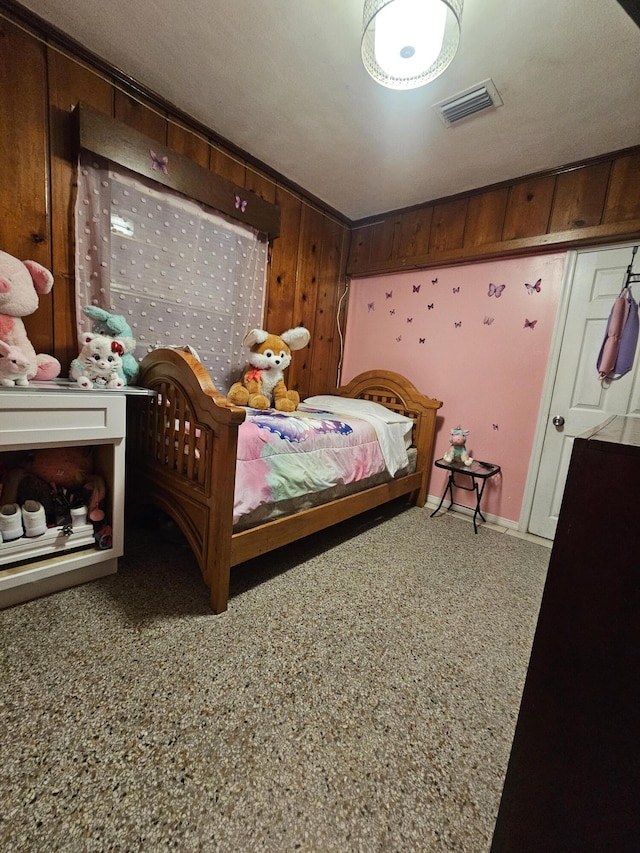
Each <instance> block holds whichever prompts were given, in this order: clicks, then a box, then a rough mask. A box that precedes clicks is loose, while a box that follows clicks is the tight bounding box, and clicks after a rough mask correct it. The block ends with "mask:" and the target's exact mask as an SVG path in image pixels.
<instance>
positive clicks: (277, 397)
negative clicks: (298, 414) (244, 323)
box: [227, 326, 311, 412]
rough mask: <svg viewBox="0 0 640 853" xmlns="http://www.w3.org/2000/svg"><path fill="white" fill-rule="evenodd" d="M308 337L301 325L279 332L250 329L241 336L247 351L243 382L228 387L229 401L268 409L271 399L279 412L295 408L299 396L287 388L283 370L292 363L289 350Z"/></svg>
mask: <svg viewBox="0 0 640 853" xmlns="http://www.w3.org/2000/svg"><path fill="white" fill-rule="evenodd" d="M310 337H311V336H310V334H309V332H308V331H307V329H305V328H304V327H303V326H298V327H297V328H295V329H289V331H288V332H283V333H282V334H281V335H271V334H269V332H265V331H264V330H263V329H252V330H251V331H250V332H249V334H248V335H247V336H246V337H245V339H244V346H246V347H249V350H250V351H249V367H247V368H246V370H245V372H244V374H243V376H242V381H241V382H236V383H235V384H234V385H232V386H231V388H230V389H229V393H228V394H227V399H228V400H229V402H231V403H233V404H234V405H236V406H250V407H251V408H252V409H268V408H269V406H270V405H271V403H272V401H273V406H274V408H276V409H278V411H280V412H293V411H295V410H296V409H297V408H298V403H299V402H300V396H299V395H298V392H297V391H288V390H287V386H286V385H285V384H284V371H285V370H286V369H287V367H289V365H290V364H291V350H297V349H302V348H303V347H306V345H307V344H308V343H309V339H310Z"/></svg>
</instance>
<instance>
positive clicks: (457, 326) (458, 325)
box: [456, 320, 462, 329]
mask: <svg viewBox="0 0 640 853" xmlns="http://www.w3.org/2000/svg"><path fill="white" fill-rule="evenodd" d="M461 325H462V320H460V322H459V323H456V329H459V328H460V326H461Z"/></svg>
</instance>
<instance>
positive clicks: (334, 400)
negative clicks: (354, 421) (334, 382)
mask: <svg viewBox="0 0 640 853" xmlns="http://www.w3.org/2000/svg"><path fill="white" fill-rule="evenodd" d="M298 408H299V409H302V410H303V411H304V410H309V409H320V410H322V411H325V412H330V413H331V414H334V415H352V416H353V417H356V418H362V420H364V421H367V423H369V424H371V426H372V427H373V428H374V429H375V431H376V436H377V438H378V443H379V445H380V449H381V450H382V455H383V457H384V461H385V465H386V466H387V470H388V471H389V474H390V475H391V476H392V477H394V476H395V475H396V473H397V472H398V471H400V470H401V469H402V468H405V467H406V466H407V465H408V464H409V458H408V456H407V448H408V447H410V446H411V429H412V427H413V421H412V420H411V418H407V417H405V416H404V415H399V414H397V413H396V412H392V411H391V410H390V409H387V408H385V407H384V406H382V405H380V403H375V402H373V401H372V400H353V399H351V398H350V397H338V396H333V395H331V394H320V395H318V396H315V397H307V398H306V400H304V402H302V403H301V404H300V405H299V406H298Z"/></svg>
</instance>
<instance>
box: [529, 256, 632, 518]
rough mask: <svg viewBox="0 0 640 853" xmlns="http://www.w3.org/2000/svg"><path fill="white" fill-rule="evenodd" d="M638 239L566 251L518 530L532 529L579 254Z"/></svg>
mask: <svg viewBox="0 0 640 853" xmlns="http://www.w3.org/2000/svg"><path fill="white" fill-rule="evenodd" d="M637 242H638V241H629V240H623V241H622V242H616V243H605V244H602V245H598V246H584V247H582V248H580V249H571V250H569V251H568V252H567V257H566V261H565V268H564V274H563V277H562V289H561V292H560V301H559V303H558V310H557V312H556V319H555V323H554V327H553V333H552V338H551V348H550V350H549V358H548V359H547V369H546V371H545V377H544V383H543V386H542V396H541V397H540V405H539V408H538V417H537V420H536V429H535V435H534V439H533V446H532V449H531V456H530V457H529V466H528V469H527V480H526V483H525V488H524V495H523V498H522V507H521V510H520V518H519V520H518V530H519V531H521V532H527V531H528V530H529V522H530V520H531V511H532V508H533V498H534V495H535V490H536V485H537V481H538V473H539V470H540V462H541V460H542V449H543V445H544V439H545V434H546V430H547V424H548V422H549V418H550V416H551V400H552V397H553V389H554V386H555V381H556V374H557V372H558V364H559V362H560V352H561V349H562V343H563V340H564V332H565V327H566V323H567V317H568V313H569V300H570V298H571V292H572V287H573V279H574V276H575V270H576V265H577V262H578V256H579V255H580V254H584V253H586V252H601V251H606V250H609V249H624V248H627V247H632V246H634V245H636V244H637Z"/></svg>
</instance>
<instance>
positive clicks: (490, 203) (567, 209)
mask: <svg viewBox="0 0 640 853" xmlns="http://www.w3.org/2000/svg"><path fill="white" fill-rule="evenodd" d="M16 8H21V7H16V5H15V4H13V3H12V2H10V0H0V74H1V78H0V79H2V86H0V116H2V121H0V158H1V159H2V165H3V169H2V179H1V185H0V248H1V249H4V250H5V251H7V252H10V253H11V254H13V255H16V256H17V257H19V258H22V259H27V258H32V259H33V260H36V261H39V262H40V263H41V264H43V265H44V266H46V267H48V268H49V269H51V271H52V272H53V274H54V278H55V283H54V287H53V291H52V293H51V294H49V295H47V296H44V297H42V298H41V300H40V307H39V309H38V311H37V312H36V313H35V314H33V315H31V316H30V317H27V318H26V321H25V322H26V326H27V329H28V332H29V335H30V337H31V339H32V341H33V343H34V345H35V347H36V349H37V350H38V351H42V352H49V353H52V354H53V355H55V356H56V357H57V358H58V359H60V361H61V362H62V364H63V369H64V370H65V371H66V370H67V368H68V365H69V363H70V361H71V359H72V358H74V357H75V356H76V355H77V351H78V350H77V341H76V335H75V317H74V284H73V281H74V257H73V255H74V249H73V245H74V244H73V196H74V180H75V153H74V151H73V145H72V139H73V133H72V123H71V111H72V109H73V108H74V106H75V105H76V104H77V103H78V102H84V103H86V104H87V105H89V106H90V107H94V108H95V109H97V110H99V111H101V112H103V113H106V114H107V115H109V116H111V117H113V118H115V119H117V120H118V121H121V122H123V123H125V124H127V125H129V126H130V127H132V128H134V129H136V130H138V131H140V132H141V133H143V134H145V135H146V136H148V137H151V138H152V139H155V140H157V141H158V142H159V143H160V144H162V145H166V146H168V147H169V148H172V149H174V150H176V151H178V152H179V153H180V154H184V155H185V156H188V157H190V158H191V159H192V160H194V161H195V162H196V163H198V164H199V165H201V166H203V167H205V168H208V169H210V170H212V171H213V172H215V173H216V174H218V175H220V176H222V177H223V178H226V179H227V180H229V181H232V182H233V183H235V184H238V185H239V186H241V187H244V188H245V189H247V190H249V191H251V192H254V193H256V194H257V195H259V196H260V197H261V198H264V199H266V200H268V201H270V202H275V203H276V204H277V205H278V207H279V208H280V213H281V231H280V236H279V237H278V238H277V239H276V240H274V241H273V243H272V246H271V251H270V262H269V270H268V291H267V308H266V317H265V327H266V328H267V329H268V330H269V331H272V332H282V331H284V330H285V329H288V328H290V327H291V326H294V325H298V324H303V325H305V326H306V327H307V328H308V329H309V331H310V332H311V345H310V346H309V348H308V349H305V350H303V351H301V352H299V353H296V354H295V358H294V360H293V363H292V365H291V367H290V368H289V376H288V382H289V385H290V386H292V387H297V388H298V390H299V391H300V393H301V394H303V395H307V394H314V393H323V392H327V391H330V390H331V389H333V388H334V387H335V383H336V378H337V369H338V364H339V360H340V341H339V335H338V329H337V322H336V317H337V314H338V311H339V307H340V297H341V295H342V294H343V292H344V287H345V278H346V274H352V275H366V274H370V273H376V272H394V271H401V270H404V269H412V268H422V267H429V266H440V265H443V264H453V263H460V262H469V261H472V260H486V259H488V258H491V257H501V256H505V255H514V254H532V253H537V252H541V251H545V250H553V251H557V250H558V249H560V248H569V247H571V246H577V245H586V244H591V245H597V244H602V243H606V242H611V241H615V240H626V239H636V238H638V237H640V146H639V147H638V148H637V149H633V150H630V151H625V152H619V153H617V154H611V155H608V156H606V157H602V158H599V159H598V160H597V161H592V162H590V163H587V164H581V165H578V166H574V167H571V168H567V169H564V170H558V171H557V172H555V173H553V174H545V175H535V176H533V177H526V178H522V179H520V180H515V181H513V182H511V183H509V184H503V185H499V186H493V187H488V188H485V189H482V190H477V191H474V192H470V193H469V194H467V195H461V196H456V197H453V198H448V199H443V200H440V201H435V202H429V203H425V204H424V205H422V206H420V207H417V208H412V209H407V210H404V211H399V212H395V213H392V214H389V215H385V216H381V217H379V218H376V220H375V221H367V222H358V223H350V222H348V221H347V220H346V219H343V218H341V217H340V215H339V214H336V212H335V211H331V210H329V209H325V208H324V207H323V206H322V204H321V203H319V202H318V201H317V200H316V199H312V198H310V197H308V196H306V195H305V193H304V192H303V191H301V190H300V188H298V187H295V186H293V185H292V184H291V183H289V182H287V180H286V178H283V177H281V176H279V175H277V174H275V173H273V172H271V171H270V170H269V168H268V167H264V168H260V164H256V163H255V162H254V161H252V160H251V158H250V155H245V156H243V155H242V154H239V153H238V151H237V150H234V149H232V148H231V147H230V145H225V143H224V141H223V140H220V139H219V138H218V137H217V136H216V135H215V131H214V130H211V131H209V132H207V131H206V130H203V128H202V127H201V126H199V125H198V124H197V123H195V122H192V121H191V120H189V119H188V118H187V117H185V116H184V114H182V113H179V111H178V109H177V108H172V107H170V106H169V105H167V104H166V103H164V102H163V101H162V100H161V99H160V97H159V96H156V95H154V94H153V93H148V92H147V93H143V94H141V88H140V87H139V86H138V85H137V84H135V82H134V81H128V80H127V79H126V78H123V77H122V75H121V74H119V73H118V72H116V71H115V70H113V69H108V68H106V69H105V67H104V64H102V63H100V62H99V60H95V61H94V60H93V58H91V57H88V56H87V54H86V52H85V51H84V50H83V49H80V48H78V49H77V50H75V49H73V45H71V47H70V45H69V43H68V40H66V39H65V38H64V37H59V34H56V33H55V32H51V30H50V28H48V27H45V26H40V24H39V22H38V19H36V18H34V17H33V16H32V15H31V14H30V13H27V12H26V11H25V10H24V9H21V12H20V13H18V12H17V11H16Z"/></svg>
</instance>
